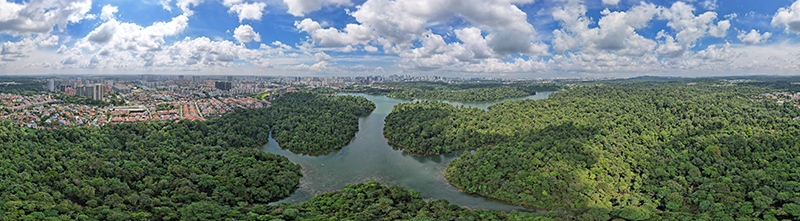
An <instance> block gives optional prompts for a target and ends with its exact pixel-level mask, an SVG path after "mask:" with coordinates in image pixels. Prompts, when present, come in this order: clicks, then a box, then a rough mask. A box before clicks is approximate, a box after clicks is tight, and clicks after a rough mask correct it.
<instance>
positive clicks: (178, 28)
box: [84, 14, 189, 51]
mask: <svg viewBox="0 0 800 221" xmlns="http://www.w3.org/2000/svg"><path fill="white" fill-rule="evenodd" d="M188 21H189V18H188V17H187V14H182V15H179V16H177V17H174V18H172V21H169V22H156V23H153V24H152V25H150V26H148V27H141V26H139V25H137V24H133V23H125V22H118V21H116V20H115V19H111V20H109V21H107V22H105V23H103V24H101V25H100V27H98V28H96V29H95V30H93V31H92V32H90V33H89V34H88V35H87V36H86V37H85V38H84V40H86V41H88V42H94V43H99V44H104V45H106V47H110V48H113V49H115V50H132V51H153V50H162V45H163V44H164V43H165V41H164V36H174V35H177V34H180V33H182V32H183V31H184V30H185V29H186V27H188V25H189V24H188Z"/></svg>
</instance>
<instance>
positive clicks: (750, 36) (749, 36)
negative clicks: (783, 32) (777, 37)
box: [736, 29, 772, 45]
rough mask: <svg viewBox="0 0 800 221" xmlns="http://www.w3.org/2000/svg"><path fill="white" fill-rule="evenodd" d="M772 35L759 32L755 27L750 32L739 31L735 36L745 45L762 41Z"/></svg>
mask: <svg viewBox="0 0 800 221" xmlns="http://www.w3.org/2000/svg"><path fill="white" fill-rule="evenodd" d="M771 36H772V33H769V32H764V34H759V33H758V31H756V30H755V29H752V30H750V33H747V32H746V31H739V35H737V36H736V38H738V39H739V40H741V41H742V43H744V44H746V45H753V44H758V43H764V42H766V41H767V39H769V37H771Z"/></svg>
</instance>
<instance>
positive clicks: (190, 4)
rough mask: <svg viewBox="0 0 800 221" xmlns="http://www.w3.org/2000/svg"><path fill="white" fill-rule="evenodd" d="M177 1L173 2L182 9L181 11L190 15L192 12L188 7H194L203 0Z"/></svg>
mask: <svg viewBox="0 0 800 221" xmlns="http://www.w3.org/2000/svg"><path fill="white" fill-rule="evenodd" d="M177 1H178V2H177V3H175V4H176V5H178V8H180V9H181V10H183V13H185V14H188V15H189V16H191V15H192V14H194V12H193V11H192V10H191V9H189V7H196V6H198V5H200V4H202V3H203V0H177Z"/></svg>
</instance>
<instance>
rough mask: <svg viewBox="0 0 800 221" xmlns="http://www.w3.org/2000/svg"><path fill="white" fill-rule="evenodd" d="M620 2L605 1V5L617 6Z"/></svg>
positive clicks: (617, 0)
mask: <svg viewBox="0 0 800 221" xmlns="http://www.w3.org/2000/svg"><path fill="white" fill-rule="evenodd" d="M619 1H620V0H603V4H604V5H617V4H619Z"/></svg>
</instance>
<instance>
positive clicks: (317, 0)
mask: <svg viewBox="0 0 800 221" xmlns="http://www.w3.org/2000/svg"><path fill="white" fill-rule="evenodd" d="M283 2H284V3H285V4H286V6H288V7H289V9H288V10H287V12H288V13H289V14H292V15H294V16H298V17H302V16H305V14H306V13H309V12H313V11H316V10H320V9H321V8H322V7H324V6H350V5H353V3H352V2H350V0H283Z"/></svg>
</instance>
